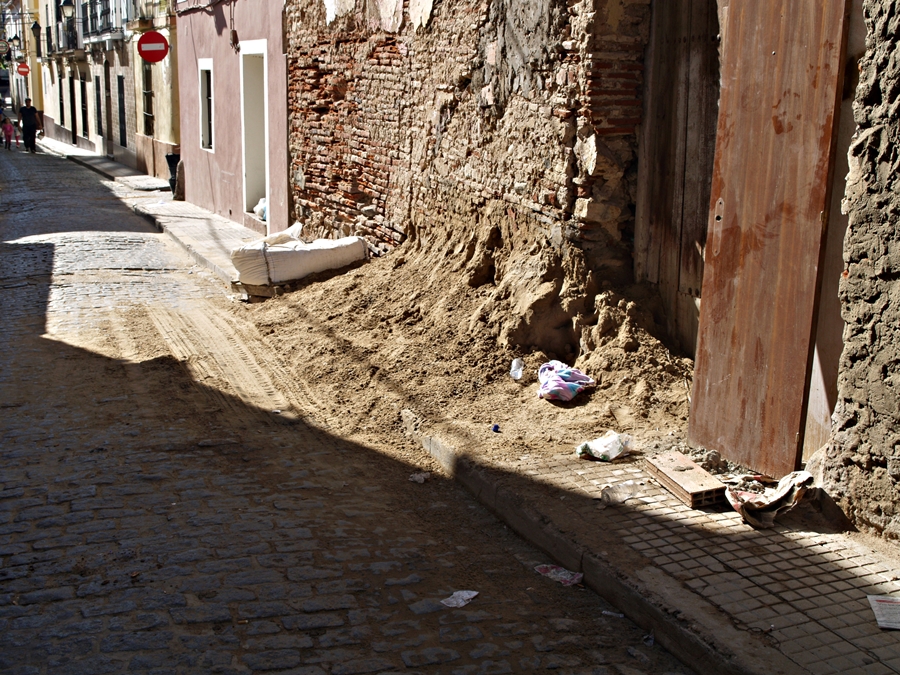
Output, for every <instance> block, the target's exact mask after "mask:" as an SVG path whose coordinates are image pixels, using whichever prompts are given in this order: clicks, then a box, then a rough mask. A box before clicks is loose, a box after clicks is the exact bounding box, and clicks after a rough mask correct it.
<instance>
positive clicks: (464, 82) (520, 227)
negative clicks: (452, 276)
mask: <svg viewBox="0 0 900 675" xmlns="http://www.w3.org/2000/svg"><path fill="white" fill-rule="evenodd" d="M388 2H389V0H384V2H383V3H382V4H384V5H387V4H388ZM359 4H360V5H362V3H359ZM371 5H372V3H369V6H371ZM409 9H410V8H409V2H408V1H407V2H406V3H404V7H403V16H404V21H403V23H402V25H401V27H400V30H399V31H398V32H397V33H387V32H384V31H382V30H380V29H379V28H378V27H377V26H376V27H374V28H373V26H372V22H371V21H370V18H371V17H370V16H369V17H367V15H365V14H364V13H363V11H362V10H360V9H359V8H356V9H353V10H352V11H350V12H349V13H348V14H346V15H345V16H341V17H337V18H336V19H335V20H334V21H333V22H332V23H331V24H330V25H327V24H326V21H325V18H326V17H325V8H324V6H323V4H322V0H292V2H289V3H288V5H287V7H286V21H287V26H288V30H287V35H288V39H289V45H288V59H289V61H288V87H289V106H290V136H289V145H290V151H291V162H292V167H291V176H292V193H293V199H294V209H295V215H296V216H297V217H298V218H299V219H300V220H302V221H303V222H304V223H305V224H306V225H307V227H308V228H309V230H310V231H311V232H315V233H317V234H320V235H331V236H335V235H340V234H347V233H361V234H364V235H366V236H367V237H368V238H369V239H370V241H371V242H372V243H373V244H374V245H376V246H377V247H378V248H379V249H381V250H387V249H388V248H390V247H391V246H393V245H394V244H396V243H399V242H401V241H403V240H404V239H405V238H406V237H421V236H430V233H432V232H433V231H434V230H435V229H445V230H450V231H453V232H458V231H460V230H463V231H464V230H465V229H466V228H470V229H472V228H473V227H474V224H475V223H477V222H479V220H480V219H484V218H486V217H490V218H493V219H494V221H495V225H496V227H498V228H499V229H500V231H501V234H502V236H503V240H504V242H507V243H508V242H510V241H512V242H514V241H515V240H521V242H523V243H527V242H532V241H535V240H543V239H550V240H551V241H553V242H555V243H556V244H557V245H560V246H565V245H570V244H574V245H575V246H577V247H579V248H581V249H583V251H584V255H585V256H586V258H587V259H588V262H589V263H590V264H591V267H592V268H594V269H598V268H602V269H606V270H607V271H609V272H610V274H614V275H616V274H617V275H619V276H620V277H622V278H625V277H627V276H629V274H630V272H629V270H630V252H629V245H628V242H627V241H623V238H624V239H625V240H627V239H628V237H629V235H630V232H631V231H632V219H633V213H632V207H631V205H632V204H633V201H634V200H633V187H634V186H633V181H634V176H635V172H634V158H635V148H636V136H635V132H636V127H637V125H638V124H639V122H640V114H641V99H640V92H641V88H642V58H643V52H644V48H645V45H646V41H647V34H648V27H649V11H650V9H649V0H585V1H583V2H575V3H565V2H561V1H557V0H531V1H528V2H526V1H525V0H494V1H493V2H483V1H476V0H467V1H464V2H454V3H449V2H440V1H438V2H435V3H434V8H433V11H432V13H431V15H430V18H429V20H428V22H427V24H426V25H425V26H424V27H419V28H418V29H415V28H414V26H413V25H412V17H411V16H410V14H409ZM376 18H377V17H376Z"/></svg>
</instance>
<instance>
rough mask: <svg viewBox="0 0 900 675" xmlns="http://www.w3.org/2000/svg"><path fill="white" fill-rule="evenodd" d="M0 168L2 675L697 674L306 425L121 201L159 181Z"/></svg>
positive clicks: (50, 166) (169, 252)
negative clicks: (455, 600)
mask: <svg viewBox="0 0 900 675" xmlns="http://www.w3.org/2000/svg"><path fill="white" fill-rule="evenodd" d="M0 175H2V176H3V185H2V188H3V192H2V203H0V233H2V243H0V269H2V274H0V313H2V317H3V321H2V335H3V344H4V348H3V350H2V355H0V408H2V410H3V416H2V423H0V434H2V436H0V438H2V441H0V671H2V672H3V673H8V674H10V675H26V674H27V675H31V674H35V675H37V674H44V673H66V674H67V675H76V674H79V673H84V674H90V675H97V674H99V673H119V672H138V673H235V674H237V673H258V672H277V673H294V674H301V673H302V674H304V675H314V674H315V673H326V672H327V673H335V674H340V673H348V674H349V673H369V672H387V671H394V670H396V671H404V672H413V671H418V672H428V673H502V672H525V671H531V670H539V671H543V670H554V671H556V672H560V673H573V674H574V673H595V674H598V675H600V674H605V673H620V674H622V675H636V674H638V673H689V672H691V671H690V670H688V669H687V668H686V667H685V666H683V665H681V664H680V663H678V662H677V661H676V660H675V659H674V658H673V657H672V656H671V655H669V654H668V653H667V652H665V651H664V650H663V649H661V648H660V646H659V645H658V644H654V639H653V636H652V635H647V634H645V631H642V630H641V629H640V628H638V627H637V626H636V625H635V624H633V623H631V622H630V621H629V620H628V619H625V618H623V617H622V615H621V614H620V613H619V611H618V610H616V609H615V608H613V607H612V606H611V605H609V604H608V603H606V602H605V601H603V600H602V599H600V598H599V597H598V596H597V595H595V594H594V593H593V592H591V591H590V590H587V589H585V588H584V587H582V586H577V585H576V586H571V587H565V586H563V585H560V584H558V583H556V582H554V581H552V580H550V579H547V578H544V577H541V576H540V575H538V574H537V573H536V572H535V571H534V569H533V568H534V567H535V565H538V564H541V563H551V562H553V561H552V560H549V559H548V558H547V556H546V555H545V554H543V553H540V552H539V551H537V550H536V549H534V548H532V547H530V546H529V545H527V544H525V543H523V542H522V541H521V540H520V539H519V538H518V537H517V536H516V535H514V534H512V533H511V532H510V531H509V530H508V529H507V528H506V527H505V526H504V525H502V524H501V523H499V522H498V521H497V520H496V519H495V518H494V517H493V516H492V515H491V514H489V513H488V512H487V511H486V510H485V509H484V508H483V507H482V506H481V505H479V504H478V503H477V502H476V501H475V500H474V499H472V498H471V497H470V496H469V495H468V494H467V493H466V492H464V491H463V490H462V489H461V488H459V487H458V486H456V485H455V484H454V483H452V482H451V481H448V480H446V479H444V478H441V477H439V476H438V475H434V476H433V477H432V478H431V479H430V480H427V481H426V482H424V483H422V484H418V483H416V482H412V481H410V480H409V477H410V474H412V473H414V472H416V471H417V470H418V467H416V466H411V465H406V464H403V463H401V462H399V461H397V460H396V459H391V458H389V457H387V456H385V455H384V454H382V453H379V452H378V449H377V448H374V447H366V446H364V445H361V444H359V443H356V442H352V441H349V440H346V439H343V438H341V437H339V436H336V435H333V426H332V427H329V429H330V430H324V429H322V428H318V427H317V426H316V425H315V424H313V423H311V422H310V417H309V414H308V412H309V411H307V410H305V409H304V405H305V404H304V402H303V401H301V400H295V398H296V397H293V398H292V397H291V395H289V394H286V393H284V392H285V391H289V388H284V387H281V386H280V385H279V378H281V377H283V375H281V374H280V373H279V370H278V367H277V362H276V359H275V358H274V356H272V355H270V354H267V353H266V351H265V350H264V349H263V348H262V344H263V343H262V341H261V340H260V337H259V335H258V333H256V328H255V327H254V326H252V325H250V324H249V323H248V324H246V325H243V324H241V323H239V322H238V321H237V320H236V319H235V317H234V315H233V313H229V312H228V311H226V310H227V303H229V302H230V301H229V299H228V298H227V297H226V294H225V292H224V291H225V288H224V286H223V285H222V284H221V282H220V281H219V280H218V279H215V280H214V279H212V277H211V275H210V274H209V273H208V272H206V271H204V270H202V269H201V268H199V267H197V266H195V265H194V264H193V261H191V260H190V259H189V258H188V257H187V256H186V255H185V254H184V252H183V251H182V250H180V249H179V248H178V247H177V245H176V244H175V243H174V242H173V241H172V240H171V239H170V238H169V237H168V236H167V235H164V234H161V233H159V232H157V231H156V230H155V228H154V227H153V226H151V225H150V224H149V223H148V222H147V221H146V220H144V219H142V218H141V217H139V216H137V215H135V214H134V213H133V212H132V210H130V209H129V208H128V207H127V206H126V205H125V204H124V203H123V202H122V201H121V199H120V198H121V197H124V196H129V197H130V198H131V199H132V200H135V199H137V200H146V201H147V202H148V203H153V202H156V201H161V200H167V199H170V198H171V195H170V194H168V193H164V192H156V191H152V190H151V191H145V192H140V191H137V192H136V191H134V190H130V189H129V188H126V187H124V186H123V185H122V184H118V183H113V182H110V181H105V180H103V179H102V178H101V177H100V176H98V175H97V174H95V173H93V172H91V171H89V170H88V169H85V168H83V167H79V166H77V165H75V164H74V163H71V162H68V161H66V160H65V159H63V158H59V157H55V156H52V155H48V154H44V153H39V154H37V155H26V154H24V153H18V152H5V153H3V154H0ZM460 590H473V591H477V592H478V595H477V597H475V599H474V600H472V601H471V602H470V604H468V605H466V606H465V607H460V608H451V607H448V606H445V605H443V604H441V602H440V601H441V600H443V599H445V598H447V597H448V596H450V595H451V594H452V593H454V592H455V591H460Z"/></svg>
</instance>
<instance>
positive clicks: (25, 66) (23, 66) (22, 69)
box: [16, 63, 31, 76]
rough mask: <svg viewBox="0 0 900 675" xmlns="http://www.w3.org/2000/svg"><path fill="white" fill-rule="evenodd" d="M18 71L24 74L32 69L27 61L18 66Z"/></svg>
mask: <svg viewBox="0 0 900 675" xmlns="http://www.w3.org/2000/svg"><path fill="white" fill-rule="evenodd" d="M16 72H17V73H18V74H19V75H23V76H24V75H28V73H30V72H31V69H30V68H29V67H28V64H27V63H20V64H19V65H17V66H16Z"/></svg>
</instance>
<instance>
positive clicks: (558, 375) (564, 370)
mask: <svg viewBox="0 0 900 675" xmlns="http://www.w3.org/2000/svg"><path fill="white" fill-rule="evenodd" d="M538 381H540V383H541V387H540V389H538V397H539V398H545V399H547V400H552V401H571V400H572V399H573V398H575V396H576V395H577V394H579V393H581V392H582V391H584V389H585V388H586V387H589V386H591V385H592V384H594V381H593V380H592V379H591V378H590V377H588V376H587V375H585V374H584V373H582V372H581V371H580V370H578V369H577V368H570V367H569V366H567V365H566V364H565V363H562V362H561V361H550V362H548V363H545V364H543V365H542V366H541V367H540V368H539V369H538Z"/></svg>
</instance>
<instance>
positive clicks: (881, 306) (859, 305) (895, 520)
mask: <svg viewBox="0 0 900 675" xmlns="http://www.w3.org/2000/svg"><path fill="white" fill-rule="evenodd" d="M864 14H865V21H866V28H867V39H866V52H865V55H864V57H863V58H862V59H861V61H860V62H859V85H858V88H857V90H856V101H855V104H854V114H855V118H856V123H857V125H858V129H857V132H856V134H855V136H854V140H853V142H852V144H851V147H850V153H849V155H850V156H849V159H850V174H849V176H848V181H847V191H846V197H845V201H844V210H845V212H847V213H848V216H849V229H848V231H847V235H846V238H845V240H844V264H845V271H844V272H843V278H842V280H841V284H840V297H841V304H842V316H843V318H844V321H845V324H846V325H845V329H844V351H843V354H842V356H841V362H840V374H839V381H838V404H837V409H836V412H835V415H834V431H833V434H832V442H831V444H830V445H829V447H828V448H827V449H826V452H825V457H824V459H823V460H821V461H822V467H821V468H822V471H823V473H824V482H825V486H826V488H827V489H828V491H829V492H830V493H831V494H832V495H833V496H834V497H835V498H836V499H837V501H838V503H839V504H840V505H841V506H842V508H843V509H844V510H845V512H846V513H847V514H848V515H849V516H850V517H851V518H852V519H853V520H854V521H855V522H856V523H857V524H858V525H859V526H860V527H862V528H864V529H868V530H872V531H876V532H880V533H883V534H884V535H885V536H888V537H892V538H900V500H898V494H900V368H898V361H900V228H898V226H897V221H898V216H900V155H898V147H900V120H898V116H897V108H898V106H900V60H898V55H900V54H898V35H900V31H898V27H900V1H898V0H867V1H866V2H865V3H864ZM851 74H852V71H851Z"/></svg>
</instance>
